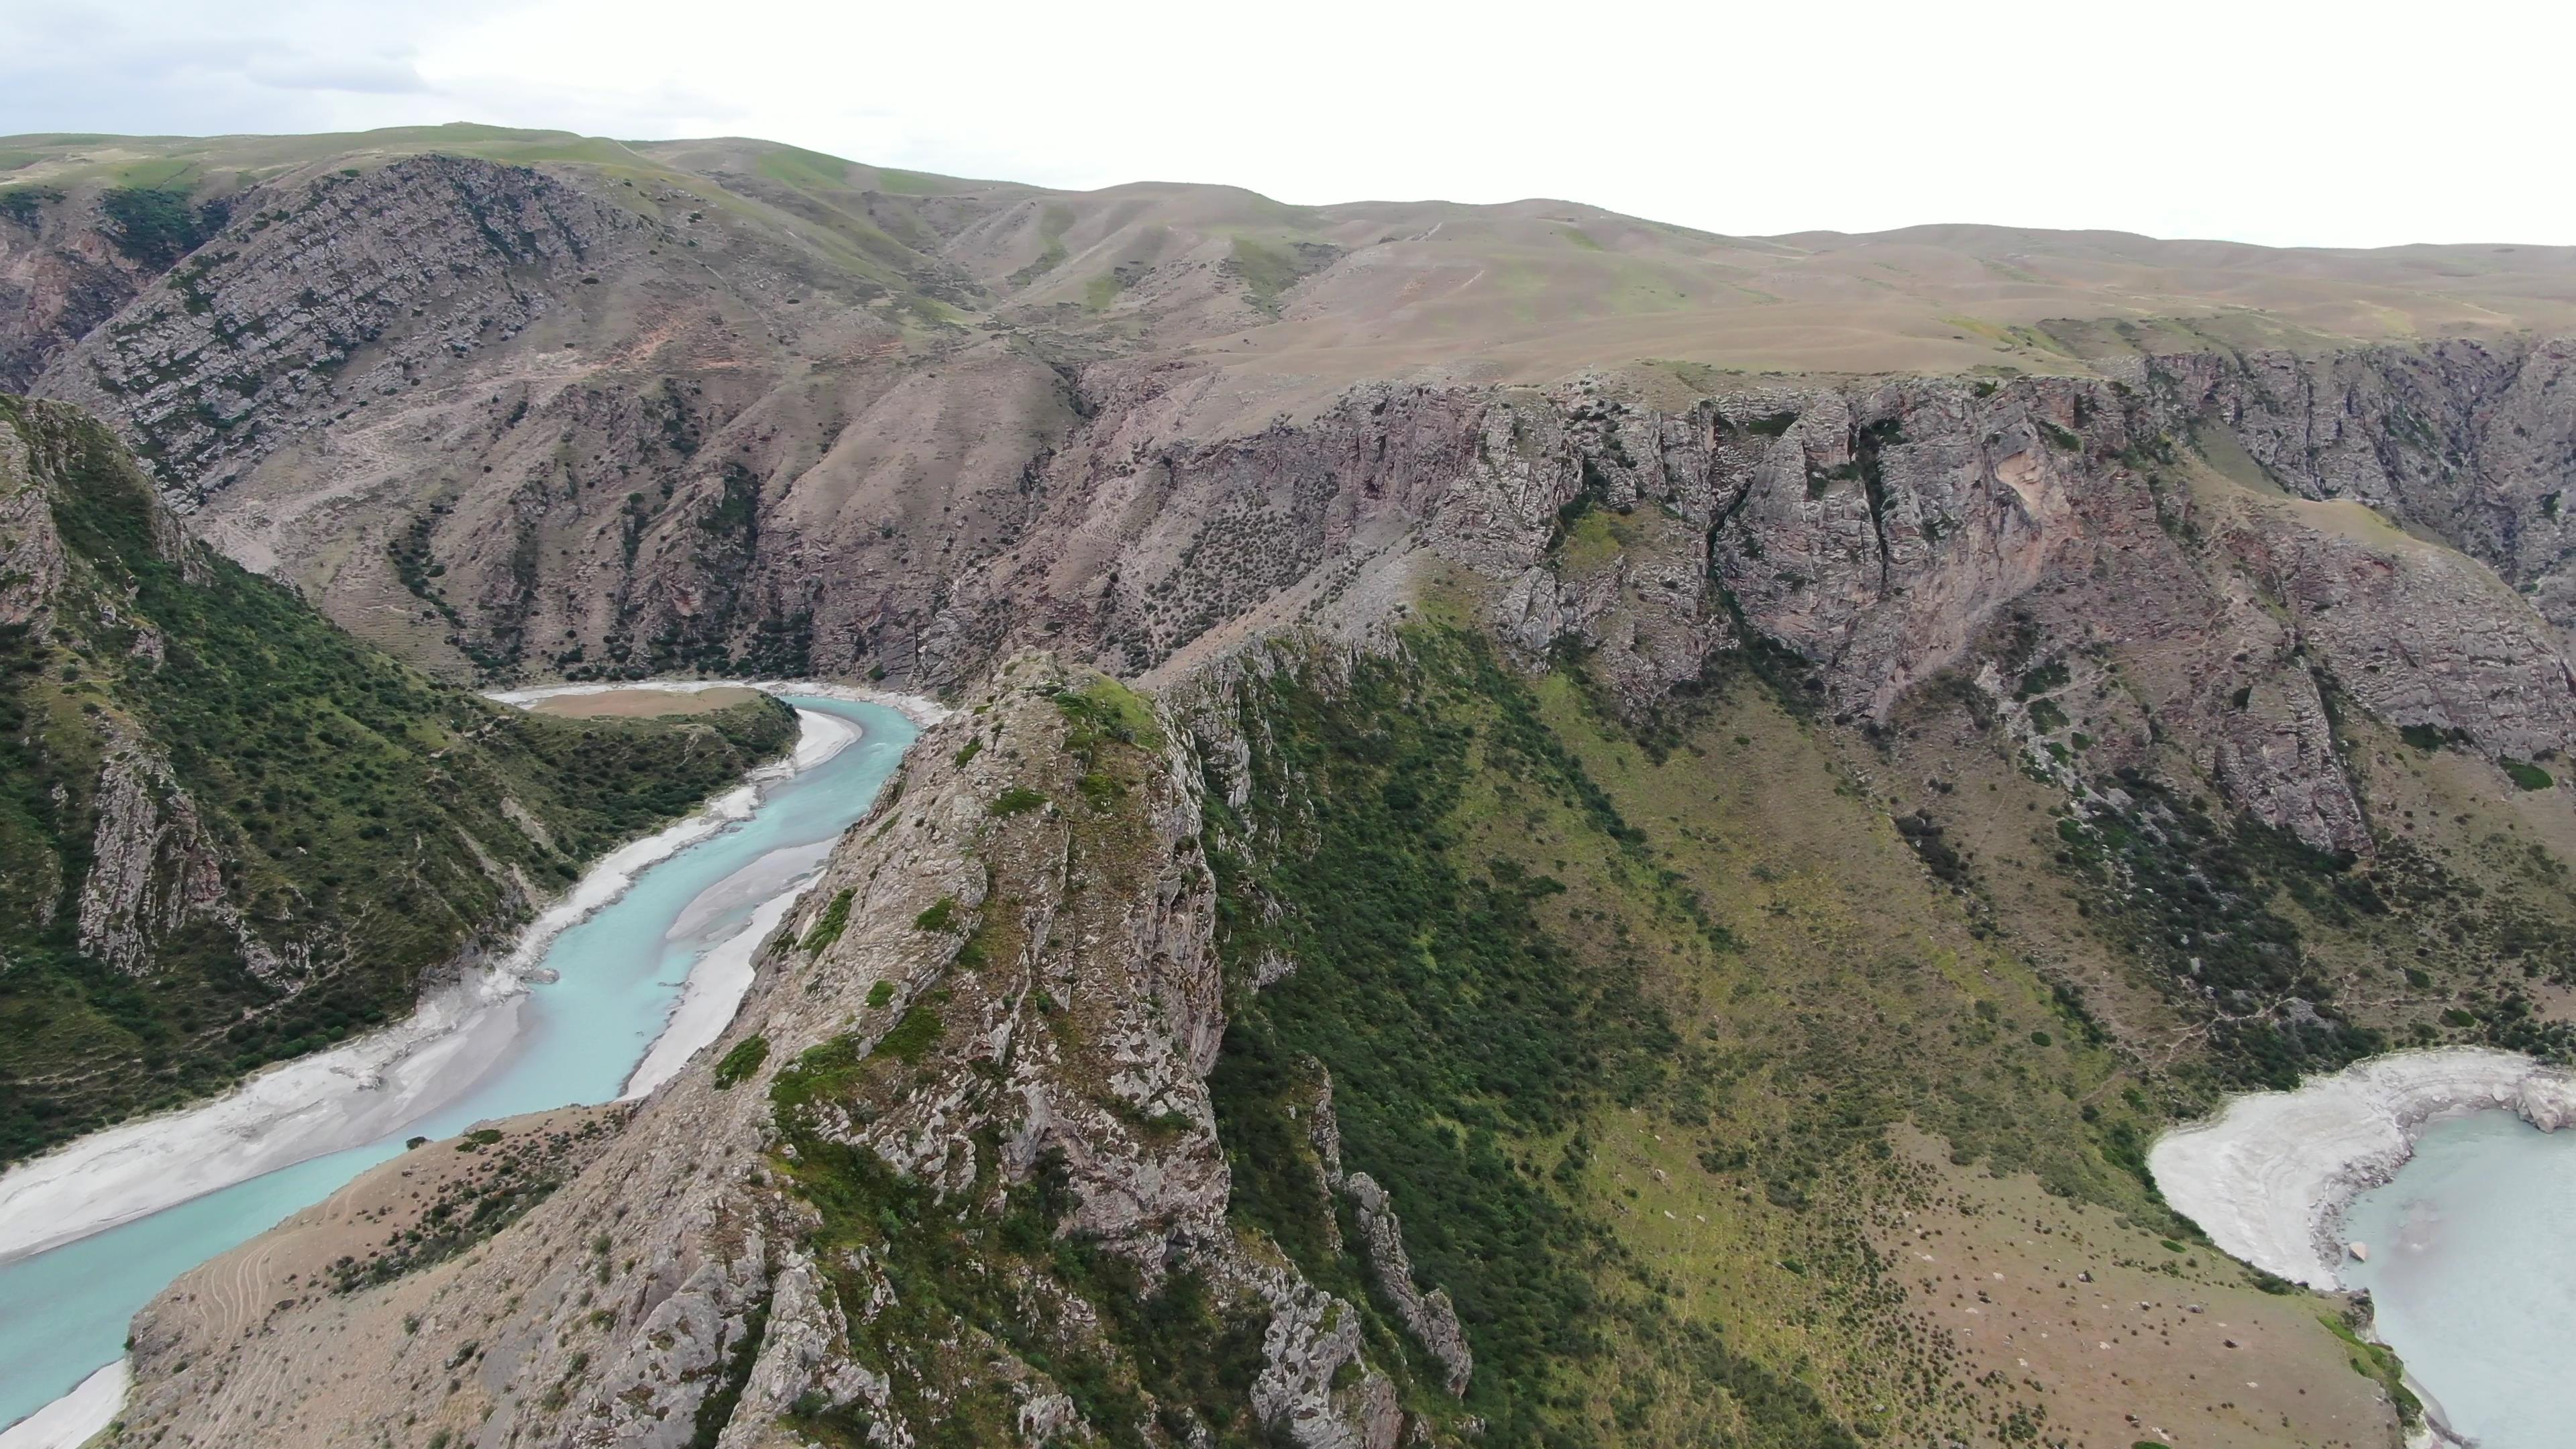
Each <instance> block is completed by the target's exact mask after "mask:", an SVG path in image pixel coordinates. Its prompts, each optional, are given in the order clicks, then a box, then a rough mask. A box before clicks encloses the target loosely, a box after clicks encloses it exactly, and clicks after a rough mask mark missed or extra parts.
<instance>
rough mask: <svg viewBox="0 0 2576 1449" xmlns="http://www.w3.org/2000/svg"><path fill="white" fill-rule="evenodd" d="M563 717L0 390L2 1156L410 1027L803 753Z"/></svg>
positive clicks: (757, 707) (773, 728)
mask: <svg viewBox="0 0 2576 1449" xmlns="http://www.w3.org/2000/svg"><path fill="white" fill-rule="evenodd" d="M794 734H795V720H794V716H793V714H792V712H791V711H789V710H788V709H787V708H786V707H785V706H784V705H781V704H779V703H778V702H777V701H775V700H771V699H767V698H763V699H761V700H760V701H758V702H756V703H751V704H745V705H740V706H737V707H735V708H733V709H730V710H726V711H723V712H720V713H716V714H711V715H701V716H696V717H694V718H692V719H690V720H688V721H686V722H684V723H665V722H661V721H653V720H579V721H575V720H561V719H548V718H542V717H538V716H532V715H527V714H523V713H520V712H518V711H516V710H511V709H506V708H503V707H500V706H496V705H493V704H490V703H488V702H486V701H484V700H481V699H479V698H477V697H475V696H473V695H471V694H467V693H465V692H462V691H459V690H457V689H454V688H450V687H448V686H446V685H443V684H440V683H438V682H436V681H434V680H432V679H430V678H428V677H426V676H424V675H422V674H420V673H418V672H417V671H415V670H412V669H410V668H408V667H406V666H403V665H401V664H398V663H396V662H395V661H393V660H392V659H390V658H388V657H387V656H385V655H383V654H381V653H379V652H377V651H376V650H374V649H372V648H370V647H368V646H366V645H364V644H361V643H360V642H358V641H357V640H355V639H353V638H351V637H350V636H348V635H347V634H344V633H342V632H341V631H340V630H339V629H338V628H336V627H335V626H333V625H332V624H330V623H329V622H328V621H326V620H325V619H323V617H322V616H321V615H320V614H318V613H316V612H315V611H314V610H313V609H311V608H310V607H308V606H307V605H306V604H305V603H304V602H303V600H302V599H300V598H299V597H297V596H296V595H295V594H294V593H293V592H291V591H289V590H287V589H285V588H283V587H281V586H279V585H277V584H274V583H272V582H270V581H268V580H266V579H263V578H260V577H257V576H255V575H252V574H250V573H247V572H245V571H243V570H242V569H241V568H239V567H237V566H235V565H234V564H232V563H231V562H229V561H227V560H225V559H223V558H221V557H219V556H218V555H216V554H215V553H214V552H213V551H211V550H209V549H207V548H205V547H203V546H202V545H199V544H196V543H194V542H191V541H190V540H189V539H188V538H187V536H186V535H185V533H184V532H183V531H182V530H181V529H180V528H179V527H178V525H177V524H176V522H175V521H174V520H173V519H172V518H171V517H170V516H169V515H168V514H167V513H166V512H164V511H163V510H162V509H161V508H160V506H159V505H158V503H157V502H156V500H155V498H154V495H153V493H152V490H151V488H150V485H149V484H148V483H147V482H146V481H145V479H144V477H143V475H142V474H141V473H140V471H138V469H137V468H136V466H135V464H134V462H133V460H132V459H131V458H130V457H129V456H128V455H127V454H126V452H125V450H124V449H123V448H122V447H121V446H120V445H119V444H118V443H117V441H116V439H115V438H114V437H113V436H112V435H111V434H110V433H109V432H108V431H107V430H106V429H105V428H104V427H102V426H100V425H99V424H98V423H96V422H95V421H93V420H91V419H89V418H88V417H86V416H85V415H83V414H81V413H79V412H77V411H75V410H73V409H69V408H64V407H59V406H54V405H50V404H44V403H37V402H30V401H23V400H19V399H14V398H5V397H0V1161H7V1160H12V1159H15V1158H18V1157H22V1156H25V1155H27V1154H29V1153H32V1152H36V1151H39V1150H41V1149H43V1148H45V1147H47V1146H50V1145H52V1144H54V1143H57V1142H60V1141H63V1140H65V1139H67V1138H69V1137H72V1136H74V1135H77V1134H78V1133H80V1132H83V1131H87V1130H89V1129H91V1128H95V1127H98V1126H101V1125H103V1124H105V1123H108V1122H111V1121H113V1120H115V1119H117V1118H119V1117H122V1116H125V1115H128V1114H131V1113H134V1112H137V1111H144V1110H149V1109H153V1108H158V1107H164V1106H168V1105H171V1104H173V1103H176V1102H179V1101H182V1100H185V1099H187V1098H190V1097H194V1096H198V1095H201V1094H204V1093H206V1092H210V1091H213V1090H216V1089H218V1088H221V1087H222V1086H224V1085H226V1084H227V1083H229V1082H231V1081H233V1080H234V1079H236V1078H237V1077H239V1076H240V1075H241V1074H242V1073H244V1072H246V1071H249V1070H250V1069H252V1068H255V1067H257V1066H260V1065H261V1064H263V1063H266V1062H271V1061H276V1060H279V1059H281V1058H285V1057H290V1056H295V1055H298V1054H300V1053H304V1052H308V1051H312V1050H314V1049H316V1048H319V1047H322V1046H325V1045H327V1044H329V1043H331V1042H334V1041H337V1040H339V1039H341V1038H342V1037H345V1036H347V1035H349V1034H350V1033H352V1032H355V1031H358V1030H360V1029H363V1028H365V1027H368V1026H371V1025H375V1024H378V1023H381V1022H384V1021H387V1020H390V1019H392V1018H395V1017H398V1016H400V1015H401V1014H402V1013H403V1012H404V1011H405V1010H407V1009H408V1008H409V1006H410V1004H411V1002H412V1000H413V997H414V995H415V993H416V991H417V989H418V988H419V986H420V984H421V981H422V978H423V976H424V975H425V974H427V973H430V972H433V971H435V970H437V969H438V968H439V967H441V966H442V965H444V964H445V963H447V962H449V961H451V960H453V959H454V958H456V957H457V955H458V954H459V953H460V952H461V951H466V950H469V949H472V948H474V947H477V946H479V945H482V944H484V943H487V942H488V941H490V940H492V939H493V938H494V937H495V936H496V935H497V933H499V932H501V931H503V930H505V929H506V928H507V927H508V926H509V925H511V924H512V923H514V922H516V921H517V920H519V919H521V918H523V917H524V916H525V915H526V914H527V912H528V909H529V907H530V905H531V903H532V902H533V901H534V900H536V899H538V898H539V897H541V896H543V895H544V894H546V893H548V892H550V891H552V890H554V889H557V888H559V887H560V886H562V885H563V884H564V883H566V882H568V881H570V880H571V879H573V877H574V876H575V875H576V874H577V873H578V868H579V866H580V864H581V863H582V862H583V861H585V860H587V859H589V858H590V857H592V856H594V855H596V854H598V853H599V852H600V851H602V850H603V849H605V848H606V847H608V846H610V845H611V844H613V843H615V842H617V841H618V840H621V839H623V838H626V837H628V836H632V835H634V834H637V833H639V832H641V831H644V830H646V829H648V828H650V827H652V826H654V825H655V824H657V823H659V822H661V821H663V820H665V819H668V818H669V817H672V816H674V815H677V814H680V813H683V812H685V811H686V810H688V809H689V808H691V807H692V806H693V805H695V804H696V803H697V802H698V801H699V800H700V799H702V798H704V797H705V796H706V795H707V794H708V793H709V792H711V791H713V790H715V789H717V788H719V787H720V786H722V785H724V784H726V783H727V782H730V781H731V780H733V779H734V778H736V777H737V776H739V775H740V774H741V773H742V771H743V770H744V769H745V768H747V767H748V766H750V765H751V764H753V763H755V762H757V761H758V760H760V759H762V758H764V757H767V756H769V755H772V754H775V753H776V752H778V751H779V750H781V749H783V748H784V747H785V746H786V745H787V744H788V743H789V742H790V741H791V740H792V739H793V737H794Z"/></svg>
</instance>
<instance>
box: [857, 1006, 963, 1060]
mask: <svg viewBox="0 0 2576 1449" xmlns="http://www.w3.org/2000/svg"><path fill="white" fill-rule="evenodd" d="M946 1030H947V1027H946V1024H945V1023H943V1022H941V1021H940V1019H939V1013H938V1012H937V1011H936V1010H934V1009H932V1007H931V1004H930V1003H928V1002H922V1003H919V1004H916V1005H915V1006H913V1007H912V1008H911V1009H910V1010H908V1011H906V1012H905V1013H904V1014H903V1020H901V1021H898V1022H896V1023H895V1024H894V1028H893V1029H892V1030H891V1031H888V1032H887V1033H886V1034H885V1035H884V1036H883V1037H880V1038H879V1039H878V1040H877V1044H876V1049H875V1050H873V1051H871V1052H869V1053H868V1055H870V1056H872V1057H893V1058H895V1059H896V1060H898V1061H902V1062H906V1063H918V1062H919V1061H920V1060H921V1059H922V1058H923V1057H924V1056H927V1055H929V1053H930V1049H931V1048H932V1047H934V1046H936V1045H938V1044H939V1038H940V1035H941V1034H942V1033H943V1032H944V1031H946Z"/></svg>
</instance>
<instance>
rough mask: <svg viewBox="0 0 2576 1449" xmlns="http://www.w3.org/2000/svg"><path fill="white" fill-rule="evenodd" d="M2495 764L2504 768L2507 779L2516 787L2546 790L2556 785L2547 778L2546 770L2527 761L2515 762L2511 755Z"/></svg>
mask: <svg viewBox="0 0 2576 1449" xmlns="http://www.w3.org/2000/svg"><path fill="white" fill-rule="evenodd" d="M2496 763H2497V764H2499V765H2502V766H2503V767H2504V772H2505V774H2506V776H2507V777H2509V778H2510V779H2511V780H2512V781H2513V782H2514V783H2515V784H2516V785H2519V786H2521V787H2522V788H2523V789H2526V790H2546V789H2548V788H2549V787H2550V786H2551V785H2553V784H2556V783H2557V782H2556V781H2554V780H2552V779H2550V778H2549V772H2548V771H2547V770H2544V769H2542V768H2540V767H2539V766H2538V765H2535V764H2532V763H2531V762H2530V761H2528V760H2517V759H2515V758H2514V757H2512V756H2511V755H2506V756H2504V757H2502V758H2500V759H2498V760H2497V761H2496Z"/></svg>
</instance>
